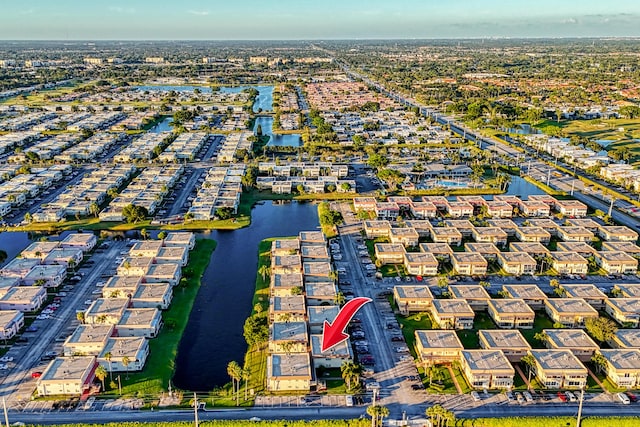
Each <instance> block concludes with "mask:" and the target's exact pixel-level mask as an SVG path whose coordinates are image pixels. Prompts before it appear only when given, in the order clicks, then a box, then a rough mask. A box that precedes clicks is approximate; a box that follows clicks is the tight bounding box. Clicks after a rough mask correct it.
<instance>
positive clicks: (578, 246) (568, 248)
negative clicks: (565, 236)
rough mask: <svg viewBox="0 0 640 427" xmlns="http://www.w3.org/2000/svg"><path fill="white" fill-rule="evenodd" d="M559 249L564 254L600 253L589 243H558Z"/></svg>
mask: <svg viewBox="0 0 640 427" xmlns="http://www.w3.org/2000/svg"><path fill="white" fill-rule="evenodd" d="M557 248H558V250H559V251H562V252H591V253H596V252H598V251H596V248H594V247H593V246H591V245H590V244H588V243H587V242H558V244H557Z"/></svg>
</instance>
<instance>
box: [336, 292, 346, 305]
mask: <svg viewBox="0 0 640 427" xmlns="http://www.w3.org/2000/svg"><path fill="white" fill-rule="evenodd" d="M345 301H346V298H345V296H344V294H343V293H342V291H338V293H337V294H336V298H335V303H336V305H340V306H342V305H344V303H345Z"/></svg>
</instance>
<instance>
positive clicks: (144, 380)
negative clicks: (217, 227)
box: [105, 239, 216, 395]
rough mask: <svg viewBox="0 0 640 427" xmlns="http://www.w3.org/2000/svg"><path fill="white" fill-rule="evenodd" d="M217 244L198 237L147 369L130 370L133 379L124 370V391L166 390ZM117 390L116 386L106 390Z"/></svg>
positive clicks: (152, 342)
mask: <svg viewBox="0 0 640 427" xmlns="http://www.w3.org/2000/svg"><path fill="white" fill-rule="evenodd" d="M215 248H216V241H215V240H209V239H198V240H197V241H196V246H195V248H194V249H193V251H191V254H190V259H189V264H188V266H187V267H185V268H184V270H183V272H184V273H185V277H186V278H187V279H186V281H185V283H184V284H180V285H178V286H176V287H175V288H174V294H173V295H174V296H173V301H172V302H171V306H170V307H169V309H168V310H166V311H164V312H163V313H162V319H163V321H164V326H163V327H162V329H161V330H160V333H159V334H158V336H157V337H156V338H154V339H152V340H149V350H150V351H149V358H148V359H147V363H146V365H145V367H144V369H143V370H142V371H141V372H136V373H133V372H132V373H129V375H128V377H129V379H126V377H127V375H123V374H120V379H121V380H122V394H123V395H133V394H138V393H142V394H145V395H149V394H151V395H159V394H160V393H161V392H163V391H166V389H167V387H168V385H169V380H170V379H171V377H172V376H173V373H174V370H175V359H176V356H177V354H178V345H179V343H180V340H181V338H182V335H183V333H184V330H185V328H186V326H187V322H188V320H189V314H190V313H191V309H192V307H193V304H194V302H195V299H196V296H197V294H198V290H199V289H200V284H201V279H202V276H203V274H204V271H205V270H206V268H207V266H208V265H209V261H210V259H211V254H212V253H213V251H214V250H215ZM114 379H115V376H114ZM108 382H109V379H108V378H107V381H105V383H106V384H108ZM117 393H118V389H117V387H116V388H115V389H111V390H109V391H107V392H106V393H105V394H110V395H115V394H117Z"/></svg>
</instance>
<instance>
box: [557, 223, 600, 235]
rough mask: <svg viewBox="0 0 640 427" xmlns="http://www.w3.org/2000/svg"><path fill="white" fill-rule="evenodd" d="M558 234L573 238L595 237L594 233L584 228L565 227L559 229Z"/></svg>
mask: <svg viewBox="0 0 640 427" xmlns="http://www.w3.org/2000/svg"><path fill="white" fill-rule="evenodd" d="M558 233H562V234H567V235H571V236H593V233H592V232H591V231H589V230H587V229H586V228H584V227H580V226H577V225H576V226H571V225H563V226H561V227H558Z"/></svg>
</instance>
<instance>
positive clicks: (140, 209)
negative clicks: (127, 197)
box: [122, 204, 149, 224]
mask: <svg viewBox="0 0 640 427" xmlns="http://www.w3.org/2000/svg"><path fill="white" fill-rule="evenodd" d="M122 216H123V217H124V219H125V221H127V223H129V224H131V223H133V224H135V223H138V222H140V221H144V220H145V218H146V217H147V216H149V212H148V211H147V208H145V207H144V206H137V205H134V204H129V205H127V206H125V207H124V208H122Z"/></svg>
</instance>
